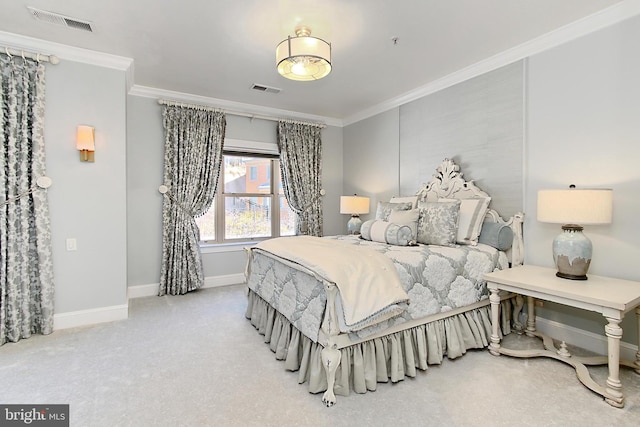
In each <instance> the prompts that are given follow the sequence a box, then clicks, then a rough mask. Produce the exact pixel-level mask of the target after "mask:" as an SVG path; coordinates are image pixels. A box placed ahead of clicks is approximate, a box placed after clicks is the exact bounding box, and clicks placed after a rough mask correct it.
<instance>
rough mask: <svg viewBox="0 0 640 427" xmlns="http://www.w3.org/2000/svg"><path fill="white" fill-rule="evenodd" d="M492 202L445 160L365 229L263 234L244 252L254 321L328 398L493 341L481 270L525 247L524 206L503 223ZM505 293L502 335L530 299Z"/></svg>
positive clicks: (329, 401) (515, 260)
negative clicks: (265, 237) (315, 234)
mask: <svg viewBox="0 0 640 427" xmlns="http://www.w3.org/2000/svg"><path fill="white" fill-rule="evenodd" d="M490 200H491V198H490V196H489V195H488V194H487V193H485V192H484V191H482V190H481V189H480V188H478V187H477V186H476V185H475V184H474V183H473V182H472V181H465V179H464V178H463V174H462V172H460V168H459V166H458V165H456V164H455V163H454V162H453V161H452V160H450V159H445V160H444V161H443V162H442V164H441V165H439V167H438V168H437V169H436V174H435V175H434V176H433V178H432V179H431V181H429V182H428V183H427V184H424V185H423V186H422V187H421V188H420V189H419V190H418V191H417V192H416V194H415V195H413V196H409V197H394V198H392V199H391V200H389V201H388V202H381V203H379V204H378V206H377V209H376V215H375V219H372V220H369V221H366V222H365V223H364V224H363V225H362V230H361V234H360V235H346V236H328V237H322V238H320V237H309V236H296V237H283V238H277V239H270V240H267V241H264V242H261V243H260V244H258V245H256V246H254V247H252V248H250V249H248V261H247V270H246V279H247V287H248V304H247V311H246V317H247V318H248V319H249V320H250V321H251V323H252V324H253V325H254V326H255V327H256V329H257V330H258V332H259V333H260V334H261V335H263V336H264V341H265V342H266V343H268V344H269V347H270V349H271V350H272V351H273V352H275V355H276V359H279V360H283V361H284V363H285V368H286V369H288V370H291V371H297V372H298V382H299V383H307V384H308V389H309V391H310V392H312V393H321V392H324V394H323V397H322V400H323V402H324V404H325V405H326V406H332V405H333V404H335V403H336V395H343V396H346V395H348V394H349V393H350V392H351V391H354V392H356V393H365V392H367V391H374V390H376V387H377V384H378V383H382V382H388V381H391V382H394V383H395V382H398V381H401V380H403V379H404V378H405V377H415V376H416V373H417V370H426V369H427V367H428V365H433V364H440V363H441V362H442V360H443V359H444V357H445V356H446V357H448V358H450V359H454V358H457V357H460V356H462V355H464V354H465V353H466V351H467V350H469V349H480V348H486V347H487V346H488V344H489V342H490V336H491V311H490V302H489V298H488V291H487V288H486V283H485V282H484V280H483V279H482V275H483V274H484V273H487V272H491V271H494V270H496V269H504V268H510V267H513V266H517V265H520V264H522V261H523V255H524V242H523V237H522V228H523V220H524V214H523V213H518V214H516V215H514V216H513V217H510V218H508V219H506V220H505V219H503V218H502V217H501V216H500V215H499V214H498V213H497V212H496V211H495V210H493V209H491V208H489V203H490ZM501 299H502V302H501V304H502V305H503V307H502V310H501V313H502V314H501V316H502V317H501V320H500V323H501V324H500V326H501V332H502V333H503V334H507V333H510V331H511V330H512V329H513V328H515V329H521V328H522V325H521V323H520V322H519V321H518V318H519V316H518V312H519V311H520V309H521V308H522V298H521V297H519V296H516V295H513V294H502V295H501Z"/></svg>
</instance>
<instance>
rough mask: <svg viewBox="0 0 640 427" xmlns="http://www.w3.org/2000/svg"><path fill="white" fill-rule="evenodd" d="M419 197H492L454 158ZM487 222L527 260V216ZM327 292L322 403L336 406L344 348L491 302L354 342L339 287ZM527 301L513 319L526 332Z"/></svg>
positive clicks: (514, 255) (517, 259) (515, 259)
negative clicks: (507, 234)
mask: <svg viewBox="0 0 640 427" xmlns="http://www.w3.org/2000/svg"><path fill="white" fill-rule="evenodd" d="M416 195H417V196H418V198H419V199H421V200H429V201H435V200H437V199H440V198H448V199H471V198H477V197H489V195H488V194H487V193H485V192H484V191H482V190H480V189H479V188H478V187H476V185H475V184H474V183H473V181H465V180H464V178H463V177H462V173H461V172H460V167H459V166H458V165H456V164H455V163H454V162H453V160H451V159H444V160H443V162H442V164H441V165H440V166H438V168H437V169H436V174H435V175H434V176H433V178H432V179H431V181H430V182H429V183H427V184H424V185H423V187H422V188H421V189H420V190H419V191H418V192H417V193H416ZM484 220H485V222H487V221H488V222H497V223H500V224H504V225H507V226H509V227H510V228H511V229H512V230H513V244H512V246H511V249H510V250H509V251H508V252H507V255H508V256H509V261H510V263H511V266H512V267H514V266H517V265H521V264H522V262H523V259H524V240H523V236H522V228H523V222H524V213H522V212H519V213H517V214H515V215H514V216H513V217H511V218H509V219H508V220H504V219H502V217H501V216H500V215H499V214H498V212H496V211H495V210H493V209H489V210H488V212H487V214H486V216H485V219H484ZM325 290H326V292H327V310H326V311H325V316H324V319H323V321H322V326H321V330H320V334H319V337H318V342H319V343H320V344H321V345H322V346H323V347H324V348H323V349H322V351H321V353H320V354H321V359H322V365H323V367H324V369H325V372H326V375H327V391H326V392H325V393H324V395H323V396H322V401H323V402H324V404H325V405H326V406H333V405H334V404H335V403H336V396H335V393H334V390H333V388H334V384H335V378H336V370H337V368H338V366H339V365H340V361H341V360H340V359H341V352H340V349H343V348H345V347H349V346H351V345H355V344H358V343H361V342H365V341H369V340H372V339H376V338H379V337H382V336H386V335H389V334H393V333H396V332H399V331H403V330H406V329H410V328H413V327H416V326H420V325H424V324H427V323H430V322H434V321H437V320H440V319H444V318H447V317H451V316H454V315H457V314H460V313H464V312H466V311H469V310H472V309H475V308H479V307H483V306H486V305H488V304H489V299H486V300H482V301H480V302H477V303H475V304H473V305H470V306H465V307H461V308H458V309H456V310H452V311H448V312H446V313H438V314H435V315H431V316H427V317H424V318H422V319H415V320H413V321H410V322H406V323H403V324H401V325H398V326H396V327H393V328H390V329H386V330H384V331H383V332H381V333H379V334H376V335H373V336H369V337H367V338H366V339H361V340H358V341H354V340H351V339H350V338H349V335H348V334H341V333H340V330H339V328H338V318H337V314H336V308H335V304H336V298H337V297H338V288H337V286H336V285H334V284H331V283H328V282H326V281H325ZM510 296H512V295H510ZM510 296H509V297H510ZM523 302H524V301H523V299H522V297H519V296H517V297H516V302H515V304H514V306H515V307H514V310H513V316H512V319H513V320H514V322H515V323H514V329H516V330H518V329H520V330H521V329H522V325H521V324H520V322H519V321H518V318H519V312H520V311H521V310H522V306H523Z"/></svg>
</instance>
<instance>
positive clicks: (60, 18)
mask: <svg viewBox="0 0 640 427" xmlns="http://www.w3.org/2000/svg"><path fill="white" fill-rule="evenodd" d="M27 9H29V12H31V14H32V15H33V17H34V18H36V19H39V20H40V21H45V22H49V23H51V24H58V25H63V26H65V27H69V28H75V29H76V30H82V31H89V32H90V33H91V32H93V29H92V28H91V22H88V21H81V20H79V19H76V18H71V17H69V16H64V15H60V14H59V13H53V12H47V11H46V10H41V9H36V8H34V7H31V6H27Z"/></svg>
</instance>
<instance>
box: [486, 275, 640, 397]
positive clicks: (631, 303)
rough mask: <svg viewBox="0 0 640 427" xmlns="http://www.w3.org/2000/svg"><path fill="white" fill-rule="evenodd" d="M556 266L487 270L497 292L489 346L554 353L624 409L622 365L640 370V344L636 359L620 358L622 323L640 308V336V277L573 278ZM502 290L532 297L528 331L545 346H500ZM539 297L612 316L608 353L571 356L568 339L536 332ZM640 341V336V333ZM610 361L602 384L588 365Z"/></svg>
mask: <svg viewBox="0 0 640 427" xmlns="http://www.w3.org/2000/svg"><path fill="white" fill-rule="evenodd" d="M555 273H556V270H555V269H551V268H545V267H537V266H533V265H522V266H518V267H514V268H510V269H507V270H500V271H495V272H493V273H489V274H485V275H484V278H485V280H486V281H487V287H488V288H489V290H490V291H491V296H490V301H491V317H492V325H493V326H492V327H493V330H492V334H491V344H490V345H489V351H490V352H491V354H493V355H495V356H498V355H500V354H504V355H508V356H514V357H551V358H554V359H557V360H560V361H562V362H565V363H567V364H569V365H571V366H573V367H574V368H575V369H576V373H577V375H578V379H579V380H580V382H582V384H584V385H585V386H586V387H588V388H589V389H591V390H593V391H594V392H596V393H598V394H600V395H601V396H603V397H604V399H605V401H606V402H607V403H609V404H610V405H612V406H615V407H618V408H622V407H623V406H624V396H623V394H622V384H621V383H620V375H619V374H620V365H622V366H627V367H630V368H632V369H634V370H635V372H636V373H638V374H640V349H639V350H638V352H637V353H636V360H635V361H629V360H620V340H621V338H622V328H621V327H620V322H621V320H622V318H623V317H624V314H625V313H627V312H628V311H631V310H633V309H634V308H635V312H636V317H637V319H638V329H639V334H638V335H640V282H633V281H629V280H620V279H612V278H608V277H602V276H595V275H589V278H588V280H568V279H562V278H559V277H556V275H555ZM500 290H505V291H510V292H515V293H518V294H522V295H526V296H527V314H528V319H527V327H526V330H525V332H526V334H527V335H528V336H537V337H539V338H541V339H542V341H543V344H544V350H543V349H539V350H537V349H531V350H512V349H507V348H504V347H501V346H500V335H499V333H498V324H499V316H500V297H499V296H498V292H499V291H500ZM535 298H539V299H542V300H546V301H552V302H556V303H559V304H563V305H567V306H571V307H577V308H581V309H585V310H590V311H595V312H598V313H600V314H602V315H603V316H604V317H605V318H606V319H607V325H606V326H605V328H604V330H605V334H606V336H607V339H608V357H577V356H574V355H571V354H570V353H569V351H568V350H567V347H566V345H565V344H564V342H563V343H562V345H561V346H560V348H559V349H558V348H556V347H555V345H554V344H553V340H552V339H551V338H549V337H547V336H546V335H543V334H541V333H539V332H537V331H536V323H535V308H534V299H535ZM638 338H639V339H638V341H639V342H640V336H639V337H638ZM607 363H608V365H609V376H608V378H607V381H606V385H605V386H601V385H599V384H597V383H596V382H595V381H594V380H593V379H592V378H591V375H590V374H589V371H588V370H587V368H586V366H585V365H603V364H607Z"/></svg>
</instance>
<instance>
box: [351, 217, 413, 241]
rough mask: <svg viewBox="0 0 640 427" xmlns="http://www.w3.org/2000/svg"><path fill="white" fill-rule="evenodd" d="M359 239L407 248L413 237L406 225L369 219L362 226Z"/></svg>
mask: <svg viewBox="0 0 640 427" xmlns="http://www.w3.org/2000/svg"><path fill="white" fill-rule="evenodd" d="M360 237H361V238H363V239H365V240H372V241H374V242H380V243H388V244H390V245H396V246H407V245H409V244H410V243H411V241H412V238H413V235H412V231H411V228H410V227H408V226H406V225H400V224H394V223H392V222H387V221H380V220H374V219H370V220H368V221H365V222H364V223H363V224H362V228H360Z"/></svg>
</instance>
